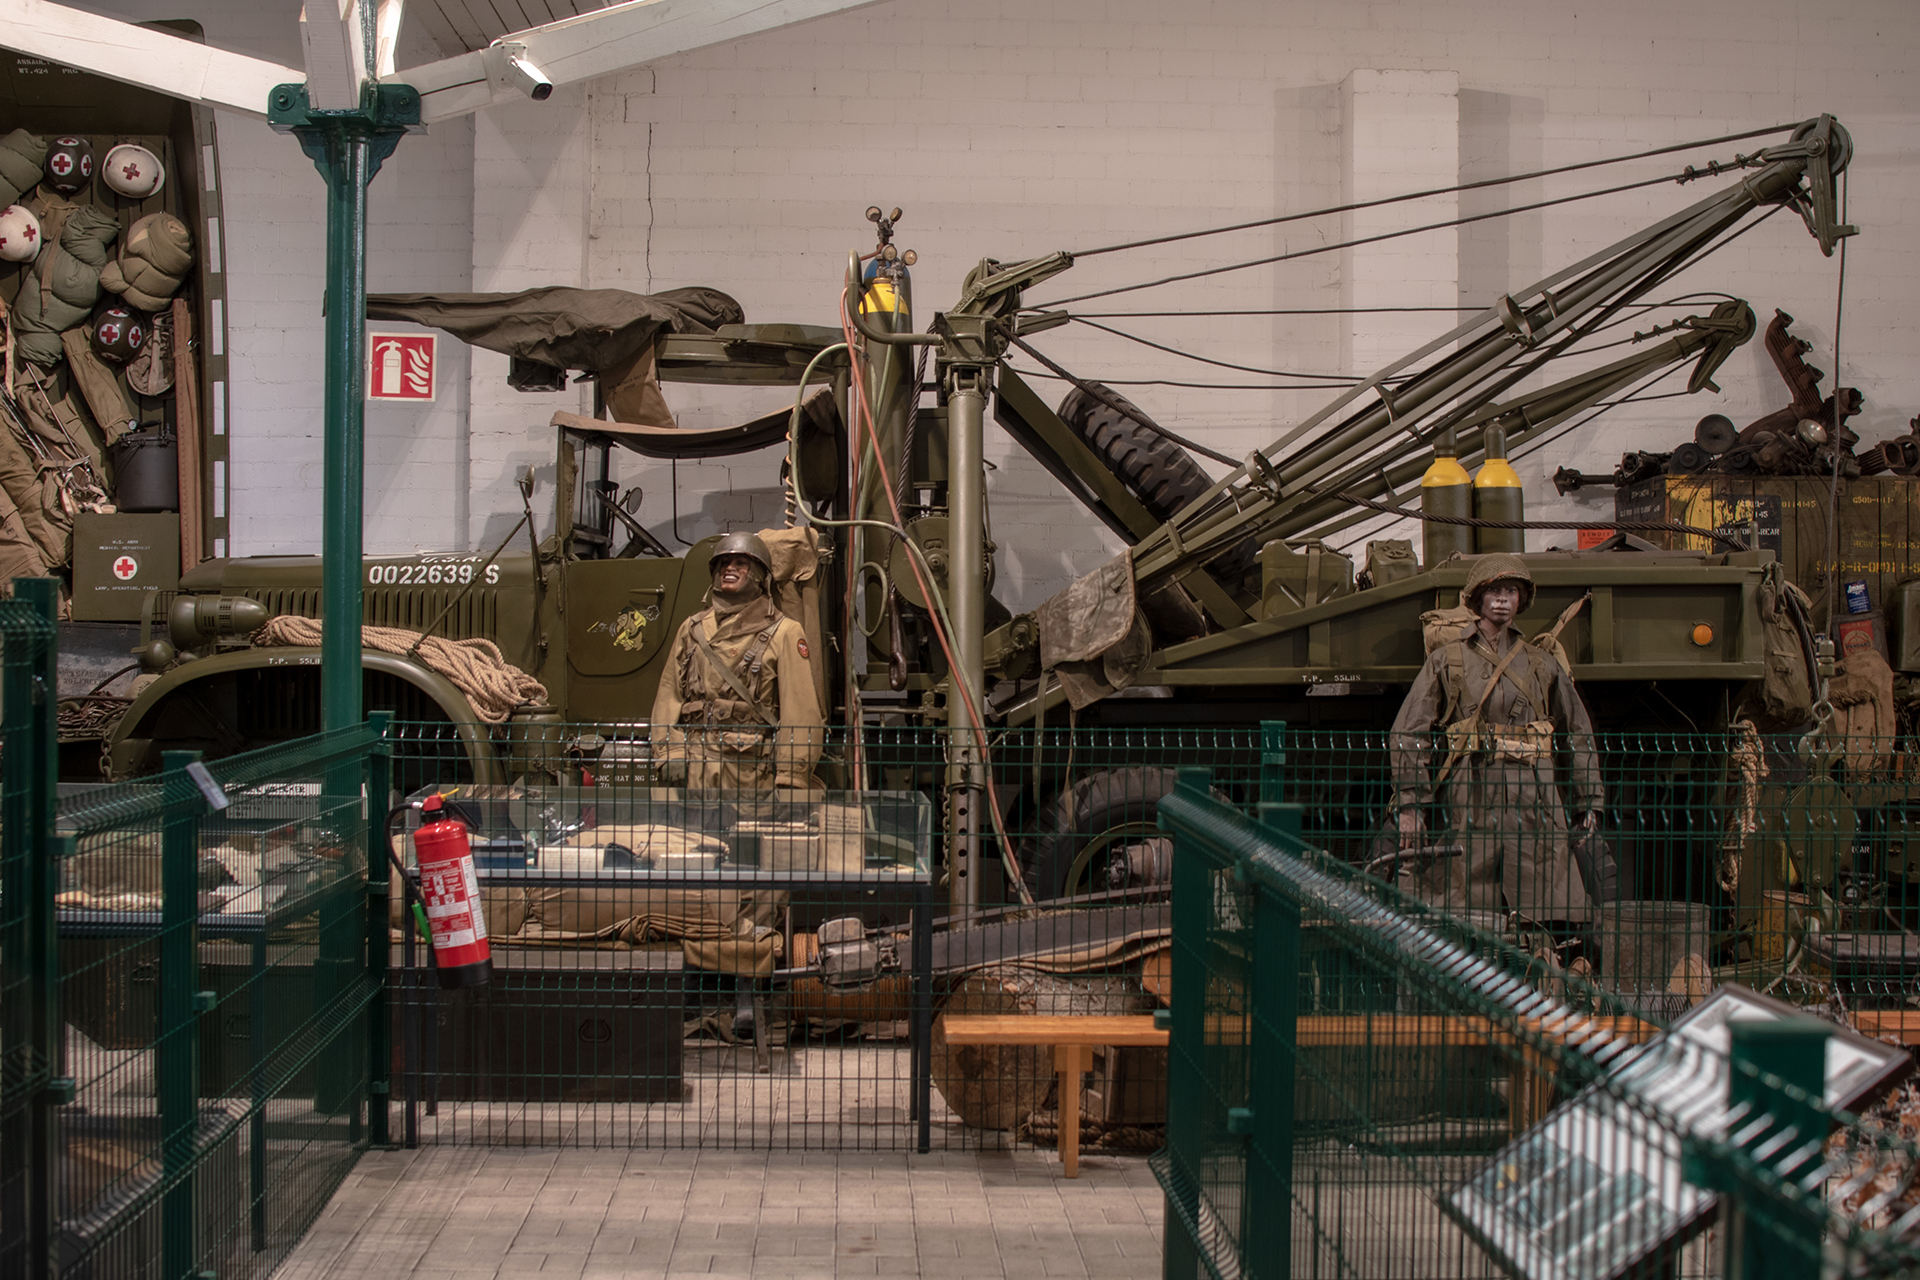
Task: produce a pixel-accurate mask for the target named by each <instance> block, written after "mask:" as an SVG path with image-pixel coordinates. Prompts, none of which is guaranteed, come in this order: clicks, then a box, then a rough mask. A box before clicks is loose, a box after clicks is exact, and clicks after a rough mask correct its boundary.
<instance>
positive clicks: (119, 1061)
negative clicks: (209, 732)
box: [0, 583, 390, 1277]
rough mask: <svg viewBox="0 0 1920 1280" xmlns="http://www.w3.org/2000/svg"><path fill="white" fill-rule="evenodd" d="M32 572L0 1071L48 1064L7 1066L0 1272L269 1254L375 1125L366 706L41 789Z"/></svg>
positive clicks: (381, 903) (382, 947)
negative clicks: (144, 775) (150, 771)
mask: <svg viewBox="0 0 1920 1280" xmlns="http://www.w3.org/2000/svg"><path fill="white" fill-rule="evenodd" d="M38 590H39V585H38V584H37V583H17V584H16V599H15V601H12V602H0V634H3V635H4V636H5V639H6V647H5V652H4V661H3V662H0V670H3V671H4V677H0V678H4V679H5V680H6V681H7V685H6V691H5V699H6V700H5V724H4V747H3V750H4V761H3V772H4V777H5V779H6V783H5V785H6V795H7V796H8V798H9V805H8V808H7V810H6V814H5V833H4V834H5V841H6V845H5V849H6V859H7V864H6V865H7V880H6V891H5V892H6V899H5V902H6V909H7V911H8V912H9V913H16V912H17V913H18V919H17V920H16V919H15V918H14V917H13V916H11V915H10V916H9V919H8V921H7V926H8V927H6V928H5V929H4V930H0V943H3V944H4V946H5V949H6V955H5V973H6V978H7V981H8V982H9V984H10V985H9V988H8V989H7V991H6V992H5V994H4V996H0V1000H4V1007H5V1009H6V1012H7V1016H8V1018H9V1024H8V1030H7V1041H6V1048H7V1053H8V1056H9V1067H10V1068H11V1067H12V1065H13V1064H14V1063H15V1062H23V1061H27V1060H29V1056H30V1055H31V1060H32V1061H34V1062H35V1064H36V1065H38V1064H40V1063H42V1062H44V1063H45V1064H46V1065H45V1066H44V1067H42V1068H41V1069H40V1070H39V1072H38V1074H37V1076H36V1075H35V1074H30V1073H28V1072H24V1071H23V1072H16V1071H14V1070H12V1069H10V1070H9V1071H8V1073H7V1077H6V1085H7V1097H6V1101H5V1115H6V1117H7V1123H8V1124H9V1125H11V1126H16V1127H18V1128H19V1129H22V1130H24V1131H25V1132H24V1133H23V1135H22V1136H23V1137H24V1138H25V1139H26V1140H25V1141H19V1142H16V1141H7V1142H5V1144H4V1149H0V1185H4V1186H5V1187H6V1188H7V1192H8V1194H7V1199H6V1201H5V1203H4V1206H0V1254H3V1255H4V1262H5V1265H4V1266H0V1270H4V1272H5V1273H6V1274H9V1275H58V1276H71V1277H83V1276H93V1277H107V1276H141V1275H165V1276H189V1275H201V1274H217V1275H220V1276H265V1275H267V1274H269V1273H270V1272H271V1271H272V1270H273V1269H274V1267H275V1266H277V1265H278V1263H279V1262H280V1261H281V1260H282V1259H283V1258H284V1257H285V1256H286V1255H287V1253H288V1252H289V1251H290V1250H291V1249H292V1248H293V1246H294V1244H295V1243H297V1242H298V1240H299V1238H300V1236H301V1235H302V1234H303V1233H304V1232H305V1230H306V1228H307V1227H308V1225H310V1224H311V1223H312V1221H313V1220H314V1219H315V1218H316V1217H317V1216H318V1215H319V1213H320V1211H321V1209H322V1208H323V1207H324V1206H325V1204H326V1201H327V1199H328V1198H329V1197H330V1196H331V1194H332V1192H333V1189H334V1188H335V1187H336V1186H337V1185H338V1184H339V1181H340V1179H341V1178H342V1177H344V1176H345V1174H346V1172H347V1170H348V1169H349V1168H351V1166H352V1164H353V1162H354V1160H355V1159H356V1158H357V1157H358V1155H359V1153H360V1152H361V1151H363V1150H364V1149H365V1148H366V1146H367V1144H368V1143H369V1142H383V1141H385V1136H386V1135H385V1124H386V1091H387V1082H386V1079H385V1067H384V1064H385V1063H386V1062H387V1061H388V1059H389V1056H390V1054H389V1050H388V1048H387V1043H386V1034H387V1026H388V1017H389V1015H388V1013H387V1008H386V990H387V988H386V980H385V979H386V975H385V972H384V961H385V958H386V955H387V950H388V947H387V938H386V907H385V897H384V894H385V890H386V885H387V881H386V877H385V876H384V875H383V876H379V877H376V878H375V879H374V880H373V881H372V882H371V883H370V882H369V878H368V876H367V866H368V861H367V858H368V853H369V849H370V848H376V849H377V846H370V845H369V843H368V840H369V835H370V833H371V832H372V831H373V828H372V827H371V826H370V825H369V824H368V822H367V821H366V797H367V796H369V795H374V796H379V795H384V794H385V793H386V791H387V789H388V781H387V774H386V757H385V755H384V749H385V744H384V735H385V717H384V716H376V717H375V718H374V720H373V721H372V722H370V723H369V724H366V725H362V726H357V727H354V728H351V729H347V730H337V731H333V732H330V733H326V734H321V735H318V736H316V737H313V738H307V739H300V740H297V741H292V742H288V743H284V744H281V745H278V746H274V747H269V748H266V749H263V750H259V751H255V752H251V753H248V754H245V755H238V756H231V757H228V758H226V759H224V760H219V761H216V762H212V763H210V764H205V765H202V764H201V763H200V762H199V760H198V757H197V756H196V755H193V754H190V753H173V754H170V755H169V756H168V757H167V758H166V760H165V765H164V768H163V770H162V772H161V774H160V776H159V777H157V778H155V779H150V780H143V781H138V782H130V783H121V784H114V785H110V786H101V787H83V788H77V789H73V790H71V791H70V792H69V793H68V794H66V795H64V796H62V797H60V798H59V799H58V800H57V801H55V799H54V787H53V784H52V776H53V767H54V753H53V752H52V751H51V750H43V751H35V750H32V749H30V748H31V746H32V744H33V743H34V742H35V741H36V738H35V736H34V735H35V734H37V733H46V732H50V726H43V725H42V724H41V720H42V716H41V710H42V708H45V709H46V710H47V711H48V712H50V711H51V706H52V704H51V700H50V699H49V698H47V697H46V696H45V693H46V691H47V690H50V689H51V688H52V687H53V679H52V674H53V673H52V654H51V645H50V644H49V645H48V646H47V648H46V649H45V650H44V651H42V652H40V653H39V655H38V656H39V658H40V660H41V663H42V665H41V666H40V667H39V668H38V669H34V670H32V672H31V675H32V678H31V679H27V680H25V681H24V684H22V678H21V677H20V676H19V668H21V667H22V666H23V665H25V664H27V663H28V662H29V660H30V659H32V658H34V657H35V654H36V649H35V646H33V645H29V644H16V643H15V639H16V633H15V632H14V631H12V630H9V629H7V618H8V616H9V614H8V611H9V610H13V609H17V608H18V607H20V605H21V602H22V600H26V601H29V602H34V603H41V600H40V595H38V594H35V593H36V592H38ZM44 603H45V604H46V605H47V606H48V611H47V612H46V614H45V617H46V619H47V621H48V622H49V623H50V621H51V612H50V606H51V596H50V594H49V595H47V598H46V600H45V602H44ZM47 634H48V637H49V638H50V637H51V627H50V626H49V627H48V629H47ZM36 681H43V682H44V684H36V683H35V682H36ZM23 687H24V690H25V691H24V692H23V691H22V689H23ZM36 688H37V689H38V690H39V692H40V696H39V697H38V698H35V697H34V696H32V694H33V692H34V690H35V689H36ZM51 741H52V739H51V737H47V738H46V739H45V742H46V743H48V744H51ZM16 797H18V798H19V800H20V803H18V804H16V803H13V801H14V799H15V798H16ZM376 856H380V857H384V854H381V853H377V852H376ZM16 885H21V886H23V887H22V888H21V889H20V890H19V891H18V892H16ZM15 926H17V927H15ZM370 942H371V943H372V944H373V945H371V946H370V945H369V943H370ZM23 1012H30V1013H31V1015H32V1025H31V1026H26V1025H23V1022H24V1018H23ZM43 1013H44V1025H43V1022H42V1014H43ZM15 1019H21V1021H15ZM16 1033H17V1034H16Z"/></svg>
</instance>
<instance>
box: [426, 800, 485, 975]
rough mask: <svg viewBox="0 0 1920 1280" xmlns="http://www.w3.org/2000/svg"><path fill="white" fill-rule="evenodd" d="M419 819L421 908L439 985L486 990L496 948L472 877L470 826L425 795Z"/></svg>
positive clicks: (476, 885)
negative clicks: (489, 939)
mask: <svg viewBox="0 0 1920 1280" xmlns="http://www.w3.org/2000/svg"><path fill="white" fill-rule="evenodd" d="M420 819H421V825H420V828H419V829H418V830H417V831H415V832H414V833H413V857H414V862H415V863H416V864H417V865H418V866H419V868H420V899H419V903H418V905H419V906H420V907H421V908H423V909H424V911H425V913H426V917H427V926H428V928H429V929H430V930H431V932H432V937H433V958H434V967H435V968H436V969H437V970H438V971H439V973H440V985H441V986H442V987H478V986H482V985H484V984H486V983H487V982H489V981H491V980H492V978H493V948H492V947H491V946H490V945H489V944H488V942H487V913H486V911H485V910H484V909H483V908H482V905H481V901H480V881H479V879H478V877H476V876H475V875H474V873H473V850H472V849H471V847H470V846H469V845H468V844H467V827H466V824H465V823H463V822H458V821H455V820H453V819H450V818H447V817H446V816H445V813H444V810H443V806H442V804H441V800H440V797H439V796H428V797H427V799H426V803H425V804H423V805H421V807H420Z"/></svg>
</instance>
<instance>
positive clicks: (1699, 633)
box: [1693, 622, 1713, 649]
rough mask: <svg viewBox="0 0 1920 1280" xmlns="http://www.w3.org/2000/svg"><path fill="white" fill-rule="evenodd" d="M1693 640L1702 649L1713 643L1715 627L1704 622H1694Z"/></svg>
mask: <svg viewBox="0 0 1920 1280" xmlns="http://www.w3.org/2000/svg"><path fill="white" fill-rule="evenodd" d="M1693 642H1694V643H1695V644H1697V645H1699V646H1700V647H1701V648H1702V649H1704V648H1706V647H1707V646H1708V645H1710V644H1712V643H1713V628H1712V627H1710V626H1708V625H1707V624H1706V623H1704V622H1696V623H1694V624H1693Z"/></svg>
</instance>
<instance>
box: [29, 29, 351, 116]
mask: <svg viewBox="0 0 1920 1280" xmlns="http://www.w3.org/2000/svg"><path fill="white" fill-rule="evenodd" d="M320 3H322V4H325V3H328V0H320ZM0 48H7V49H12V50H14V51H15V52H17V53H24V54H29V55H31V56H33V57H36V58H45V59H46V60H47V61H49V62H57V63H59V64H60V65H61V66H63V67H72V68H74V69H75V70H78V71H91V72H92V73H93V74H94V75H97V76H105V77H106V78H107V79H109V80H119V81H121V82H123V83H125V84H131V85H137V86H139V87H140V88H142V89H151V90H153V91H154V92H155V93H164V94H166V95H167V96H168V97H172V98H185V99H187V100H188V101H189V102H200V103H205V104H207V105H209V106H214V107H224V108H226V109H227V110H230V111H240V112H244V113H245V114H247V115H250V116H258V117H260V118H262V119H264V118H265V117H266V114H267V94H268V93H270V92H271V91H272V90H273V87H274V86H275V85H280V84H298V83H299V82H301V81H303V80H305V79H306V74H305V73H304V72H302V71H301V70H300V69H299V68H297V67H283V66H281V65H279V64H278V63H274V62H268V61H266V60H265V59H263V58H251V57H248V56H247V55H246V54H243V53H231V52H228V51H227V50H225V49H214V48H211V47H209V46H207V45H204V44H200V43H199V42H197V41H193V40H188V39H185V38H184V37H181V36H177V35H173V34H170V33H168V32H165V31H159V30H155V29H154V28H152V27H141V26H136V25H134V24H133V23H131V22H121V21H120V20H119V19H117V18H103V17H101V16H99V15H98V14H92V13H83V12H81V11H80V10H78V9H70V8H68V7H67V6H66V5H63V4H54V3H51V0H0Z"/></svg>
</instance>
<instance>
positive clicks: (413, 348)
mask: <svg viewBox="0 0 1920 1280" xmlns="http://www.w3.org/2000/svg"><path fill="white" fill-rule="evenodd" d="M438 356H439V335H438V334H432V333H369V334H368V335H367V360H368V368H367V399H369V400H432V399H433V398H434V396H435V395H437V394H438V393H439V386H438V385H437V384H438V382H439V364H440V362H439V360H438V359H437V357H438Z"/></svg>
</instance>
